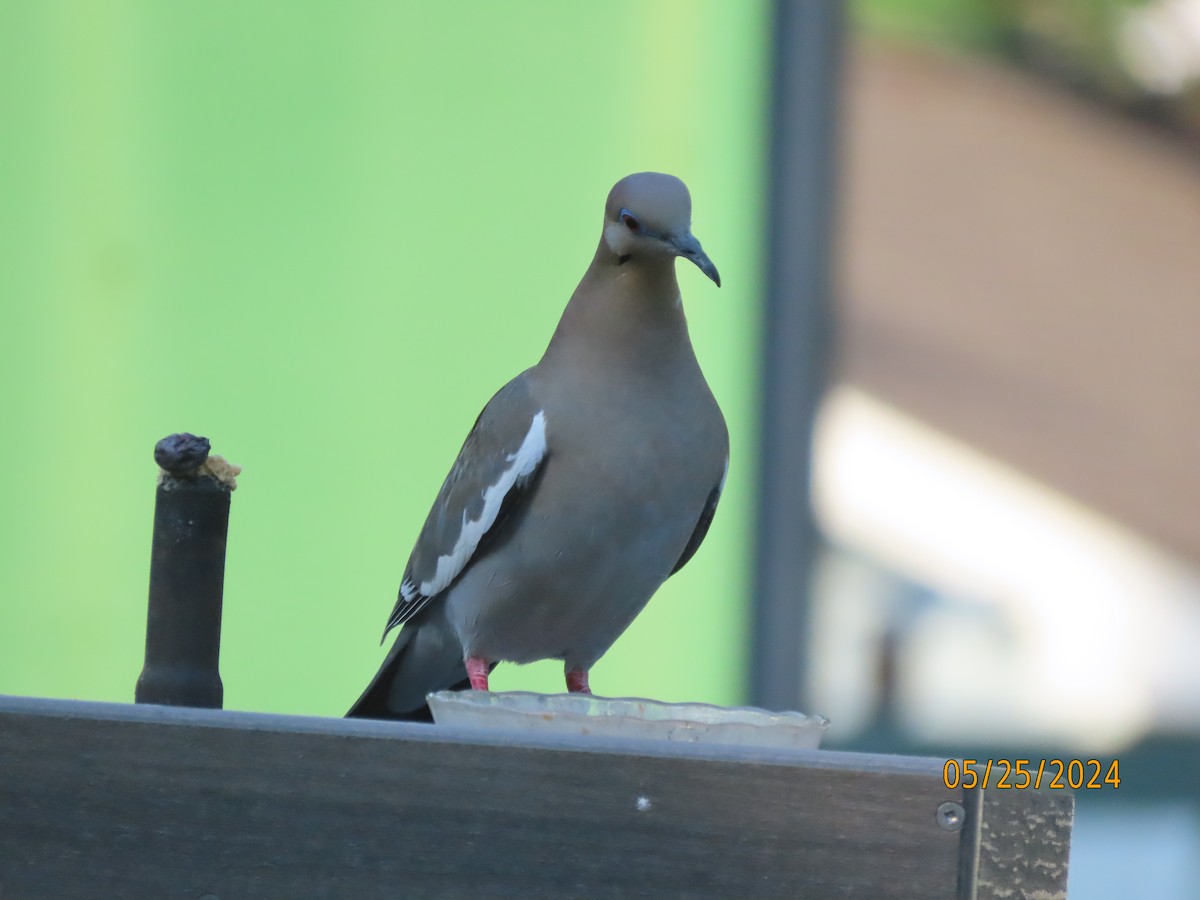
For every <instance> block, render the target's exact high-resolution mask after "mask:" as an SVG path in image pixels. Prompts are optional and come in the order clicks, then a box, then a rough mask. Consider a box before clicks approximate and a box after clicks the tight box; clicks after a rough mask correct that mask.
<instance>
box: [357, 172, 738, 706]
mask: <svg viewBox="0 0 1200 900" xmlns="http://www.w3.org/2000/svg"><path fill="white" fill-rule="evenodd" d="M677 256H682V257H684V258H685V259H688V260H691V261H692V262H693V263H695V264H696V265H697V266H698V267H699V268H700V271H702V272H703V273H704V274H705V275H707V276H708V277H709V278H711V279H712V280H713V281H714V282H716V283H717V285H720V283H721V280H720V276H719V275H718V274H717V269H716V267H715V266H714V265H713V264H712V262H711V261H710V260H709V258H708V256H706V255H705V253H704V251H703V250H702V249H701V247H700V242H699V241H697V240H696V238H695V237H693V236H692V233H691V198H690V196H689V195H688V190H687V187H686V186H685V185H684V183H683V182H682V181H680V180H679V179H678V178H675V177H673V176H670V175H661V174H658V173H654V172H643V173H641V174H637V175H630V176H628V177H627V178H623V179H621V180H620V181H618V182H617V184H616V185H615V186H614V187H613V189H612V191H611V192H610V193H609V195H608V202H607V205H606V207H605V211H604V231H603V233H602V235H601V238H600V246H599V247H598V248H597V249H596V255H595V257H594V258H593V259H592V264H591V265H590V266H589V267H588V270H587V272H586V273H585V274H584V276H583V280H582V281H580V283H579V287H577V288H576V289H575V293H574V294H573V295H572V296H571V300H570V302H568V303H567V307H566V310H565V311H564V312H563V315H562V319H561V320H560V321H559V323H558V328H557V329H555V331H554V336H553V337H552V338H551V339H550V345H549V346H548V347H547V348H546V352H545V354H544V355H543V356H542V359H541V361H540V362H539V363H538V364H537V365H536V366H534V367H533V368H531V369H527V370H525V371H524V372H522V373H521V374H520V375H518V376H517V377H516V378H514V379H513V380H512V381H510V382H509V383H508V384H506V385H505V386H504V387H502V388H501V389H500V391H499V392H498V393H497V394H496V395H495V396H494V397H493V398H492V399H491V401H490V402H489V403H488V404H487V406H486V407H484V410H483V412H482V413H480V415H479V418H478V419H477V420H476V422H475V427H474V428H472V429H471V433H470V434H468V435H467V439H466V441H465V443H464V444H463V446H462V449H461V450H460V451H459V453H458V459H456V460H455V461H454V466H453V467H452V468H451V469H450V474H449V475H447V476H446V481H445V483H444V484H443V485H442V489H441V490H440V491H439V492H438V495H437V499H436V500H435V501H434V504H433V509H431V510H430V511H429V516H428V518H426V520H425V526H424V527H423V528H422V529H421V534H420V536H419V537H418V538H417V543H416V546H415V547H414V548H413V552H412V556H411V557H410V558H409V561H408V567H407V568H406V569H405V570H404V578H403V581H402V583H401V585H400V596H399V599H398V600H397V601H396V606H395V608H394V609H393V610H392V615H391V617H390V618H389V619H388V623H387V628H386V629H385V631H384V637H385V638H386V636H387V633H388V632H389V631H391V629H393V628H395V627H396V626H397V625H403V626H404V627H403V628H402V629H401V631H400V633H399V635H397V637H396V642H395V644H394V645H393V646H392V649H391V651H390V652H389V653H388V655H387V658H386V659H385V660H384V663H383V665H382V667H381V668H380V670H379V672H378V673H377V674H376V676H375V678H374V679H373V680H372V681H371V684H370V685H369V686H368V687H367V689H366V691H365V692H364V693H363V695H362V696H361V697H360V698H359V700H358V702H357V703H355V705H354V707H353V709H351V710H350V712H349V713H348V715H350V716H362V717H367V718H414V719H415V718H426V717H427V716H428V709H427V707H426V706H425V697H426V694H428V693H429V692H431V691H436V690H443V689H447V688H465V687H467V685H468V684H469V685H470V686H471V687H473V688H476V689H480V690H487V687H488V674H489V672H490V671H491V668H492V667H493V666H494V665H495V664H496V663H498V662H501V661H508V662H516V663H527V662H534V661H537V660H541V659H561V660H563V663H564V668H565V670H566V681H567V688H568V690H570V691H576V692H577V691H585V692H586V691H588V690H589V688H588V670H589V669H590V668H591V667H592V665H593V664H594V663H595V662H596V661H597V660H598V659H600V657H601V656H603V655H604V653H605V651H607V650H608V648H609V647H610V646H612V644H613V642H614V641H615V640H616V639H617V638H618V637H619V636H620V634H621V633H622V632H623V631H624V630H625V629H626V628H627V627H628V626H629V623H630V622H632V621H633V619H634V617H635V616H637V614H638V613H639V612H641V610H642V608H643V607H644V606H645V605H646V602H647V601H648V600H649V599H650V596H651V595H652V594H653V593H654V592H655V591H656V590H658V587H659V585H661V584H662V583H663V582H664V581H666V580H667V578H669V577H670V576H671V575H673V574H674V573H675V572H677V571H679V569H681V568H682V567H683V566H684V565H685V564H686V563H687V562H688V560H690V559H691V558H692V555H693V554H694V553H695V552H696V550H697V548H698V547H699V546H700V543H701V542H702V541H703V540H704V536H705V534H706V533H707V532H708V526H709V524H710V523H711V521H712V518H713V513H714V512H715V511H716V507H717V501H718V500H719V499H720V496H721V488H722V487H723V485H724V482H725V472H726V470H727V469H728V464H729V435H728V432H727V430H726V428H725V419H724V416H722V415H721V410H720V407H718V406H717V401H716V400H715V399H714V398H713V395H712V392H711V391H710V390H709V388H708V384H707V382H705V380H704V375H703V374H702V373H701V371H700V365H699V364H698V363H697V361H696V356H695V353H694V352H693V351H692V343H691V340H690V338H689V337H688V329H687V320H686V319H685V317H684V314H683V305H682V301H681V298H680V295H679V283H678V281H677V280H676V278H675V257H677Z"/></svg>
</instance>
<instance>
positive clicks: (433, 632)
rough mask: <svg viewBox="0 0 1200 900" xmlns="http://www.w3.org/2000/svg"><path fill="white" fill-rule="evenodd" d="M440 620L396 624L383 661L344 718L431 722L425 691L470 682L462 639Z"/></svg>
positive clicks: (458, 687)
mask: <svg viewBox="0 0 1200 900" xmlns="http://www.w3.org/2000/svg"><path fill="white" fill-rule="evenodd" d="M439 624H440V623H438V622H437V621H432V622H430V621H427V622H423V623H421V624H420V625H418V624H416V623H415V622H413V623H409V624H408V625H405V626H404V628H402V629H400V633H399V634H398V635H396V642H395V643H394V644H392V649H391V650H389V651H388V655H387V658H386V659H384V661H383V665H382V666H380V667H379V671H378V672H376V673H375V677H374V678H372V679H371V683H370V684H369V685H367V689H366V690H365V691H363V693H362V696H361V697H359V698H358V700H357V702H356V703H355V704H354V705H353V706H352V707H350V711H349V712H348V713H346V718H348V719H395V720H400V721H405V722H432V721H433V716H432V714H431V713H430V712H429V705H428V704H427V703H426V702H425V696H426V695H427V694H429V693H431V692H432V691H445V690H451V691H461V690H464V689H466V688H469V687H470V686H471V682H470V680H469V679H468V678H467V670H466V668H465V667H464V665H463V660H462V645H461V644H459V642H458V641H457V639H454V638H453V636H452V635H449V634H446V633H444V632H445V631H446V629H444V628H439V627H438V626H439Z"/></svg>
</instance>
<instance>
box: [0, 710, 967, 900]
mask: <svg viewBox="0 0 1200 900" xmlns="http://www.w3.org/2000/svg"><path fill="white" fill-rule="evenodd" d="M941 772H942V769H941V762H940V761H938V760H926V759H913V758H903V757H887V756H875V755H870V756H868V755H864V754H849V753H836V752H830V751H813V752H794V753H768V754H759V753H755V752H751V751H746V750H738V749H734V748H719V747H711V748H698V747H696V746H694V745H690V746H689V745H674V744H664V743H655V744H649V743H646V744H642V743H633V742H615V741H611V742H600V741H596V740H589V739H586V738H582V737H581V738H573V739H564V738H560V739H542V740H533V739H531V738H530V737H528V736H522V735H518V734H515V733H511V732H510V733H491V732H486V733H484V732H467V731H451V730H449V729H445V728H440V727H434V726H421V725H403V724H391V723H378V722H366V721H346V720H339V719H310V718H299V717H288V716H268V715H257V714H247V713H234V712H222V711H218V710H192V709H180V708H168V707H153V706H136V707H135V706H124V705H119V704H95V703H75V702H66V701H48V700H31V699H24V698H12V697H7V698H5V697H0V796H2V798H3V801H2V806H0V809H2V813H0V848H3V849H2V853H0V897H3V898H4V900H12V898H39V897H53V898H61V900H69V898H76V897H78V898H88V900H92V898H97V897H133V898H141V897H145V898H181V900H182V898H188V900H196V898H200V897H205V898H206V900H211V898H218V900H232V898H247V897H254V898H269V897H286V898H300V897H339V898H342V897H346V898H371V897H389V898H394V897H459V896H463V897H465V896H471V897H474V898H481V897H488V898H492V897H556V898H557V897H588V898H601V897H651V896H652V897H685V896H686V897H695V898H705V897H713V898H731V897H738V898H749V897H789V898H795V897H821V896H837V897H861V898H872V900H883V898H890V897H921V898H938V897H947V898H952V897H956V896H958V895H959V890H958V887H957V882H958V876H959V857H960V846H959V845H960V842H959V833H956V832H952V831H946V830H943V829H942V828H940V827H939V826H938V824H937V821H936V810H937V808H938V806H939V805H940V804H941V803H943V802H945V801H947V800H957V801H962V799H963V798H962V795H961V792H958V793H957V795H956V794H955V793H954V792H949V791H947V790H946V789H945V787H944V786H943V785H942V781H941Z"/></svg>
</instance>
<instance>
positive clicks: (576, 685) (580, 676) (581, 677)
mask: <svg viewBox="0 0 1200 900" xmlns="http://www.w3.org/2000/svg"><path fill="white" fill-rule="evenodd" d="M567 690H568V691H570V692H571V693H572V694H590V693H591V692H592V689H591V688H590V687H589V686H588V672H587V669H569V670H568V671H567Z"/></svg>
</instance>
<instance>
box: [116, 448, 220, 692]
mask: <svg viewBox="0 0 1200 900" xmlns="http://www.w3.org/2000/svg"><path fill="white" fill-rule="evenodd" d="M208 450H209V443H208V440H207V439H205V438H198V437H195V436H194V435H190V434H176V435H171V436H170V437H166V438H163V439H162V440H161V441H159V442H158V445H157V446H156V447H155V448H154V458H155V460H156V461H157V462H158V464H159V465H160V466H161V467H162V470H163V471H162V474H161V476H160V478H159V483H158V491H157V494H156V496H155V503H154V537H153V542H152V545H151V551H150V606H149V612H148V615H147V620H146V664H145V667H144V668H143V669H142V674H141V676H140V677H139V678H138V681H137V688H136V690H135V694H134V696H135V699H136V701H137V702H138V703H163V704H167V705H169V706H204V707H212V708H216V709H219V708H220V707H221V703H222V700H223V697H224V689H223V687H222V685H221V675H220V673H219V671H218V661H219V658H220V653H221V595H222V590H223V587H224V581H225V541H226V535H227V534H228V530H229V501H230V494H231V492H232V490H233V488H234V487H235V486H236V483H235V482H234V481H233V478H232V475H236V474H237V470H236V467H230V466H229V465H228V464H227V463H225V462H224V460H221V459H220V457H213V458H212V459H211V460H209V459H208ZM218 461H219V463H218ZM214 464H217V465H214ZM221 466H223V467H224V469H222V468H221Z"/></svg>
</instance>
